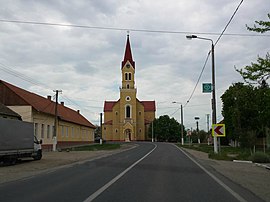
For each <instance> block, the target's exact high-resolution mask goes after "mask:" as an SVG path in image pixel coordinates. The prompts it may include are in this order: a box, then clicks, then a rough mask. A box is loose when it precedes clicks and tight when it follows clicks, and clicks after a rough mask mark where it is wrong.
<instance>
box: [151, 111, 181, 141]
mask: <svg viewBox="0 0 270 202" xmlns="http://www.w3.org/2000/svg"><path fill="white" fill-rule="evenodd" d="M153 123H154V135H155V137H156V139H157V140H158V141H169V142H176V141H180V137H181V124H179V123H178V122H177V121H176V120H175V119H174V118H170V117H169V116H168V115H163V116H160V117H159V118H158V119H155V120H154V122H153ZM184 132H185V130H184ZM148 136H149V137H152V123H151V125H150V127H149V131H148Z"/></svg>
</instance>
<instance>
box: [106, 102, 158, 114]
mask: <svg viewBox="0 0 270 202" xmlns="http://www.w3.org/2000/svg"><path fill="white" fill-rule="evenodd" d="M137 100H138V99H137ZM118 101H119V100H118ZM118 101H105V102H104V112H111V111H112V109H113V106H114V105H115V104H116V103H117V102H118ZM138 101H139V100H138ZM139 102H140V103H141V104H142V105H143V106H144V111H145V112H152V111H156V102H155V101H139Z"/></svg>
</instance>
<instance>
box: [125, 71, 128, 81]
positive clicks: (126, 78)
mask: <svg viewBox="0 0 270 202" xmlns="http://www.w3.org/2000/svg"><path fill="white" fill-rule="evenodd" d="M125 80H126V81H127V80H128V73H125Z"/></svg>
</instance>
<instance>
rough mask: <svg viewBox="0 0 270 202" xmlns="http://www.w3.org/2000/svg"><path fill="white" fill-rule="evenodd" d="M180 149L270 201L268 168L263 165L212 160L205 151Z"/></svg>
mask: <svg viewBox="0 0 270 202" xmlns="http://www.w3.org/2000/svg"><path fill="white" fill-rule="evenodd" d="M182 149H183V150H185V151H186V152H188V153H189V154H191V155H192V156H193V157H195V159H197V160H198V162H200V163H202V164H207V165H209V166H211V167H212V168H213V169H215V170H216V171H217V172H219V173H220V174H222V175H224V176H225V177H227V178H229V179H230V180H231V181H233V182H235V183H237V184H239V185H241V186H242V187H244V188H246V189H248V190H250V191H251V192H252V193H254V194H255V195H257V196H258V197H260V198H261V199H263V200H265V201H270V191H269V187H270V170H268V169H266V168H265V167H262V166H258V165H256V164H254V163H244V162H232V161H218V160H213V159H209V158H208V154H207V153H204V152H200V151H196V150H192V149H186V148H182ZM267 166H268V164H267Z"/></svg>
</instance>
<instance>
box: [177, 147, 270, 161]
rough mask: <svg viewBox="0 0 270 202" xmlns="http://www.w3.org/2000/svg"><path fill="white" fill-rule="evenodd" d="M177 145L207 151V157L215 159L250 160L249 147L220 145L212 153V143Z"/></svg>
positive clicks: (268, 151)
mask: <svg viewBox="0 0 270 202" xmlns="http://www.w3.org/2000/svg"><path fill="white" fill-rule="evenodd" d="M177 145H178V146H179V147H184V148H187V149H193V150H197V151H201V152H205V153H208V157H209V158H211V159H216V160H227V161H232V160H251V152H250V150H249V149H245V148H241V147H231V146H221V152H219V153H218V154H215V153H214V147H213V145H207V144H193V145H180V144H177ZM266 153H268V155H269V154H270V150H267V151H266Z"/></svg>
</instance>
